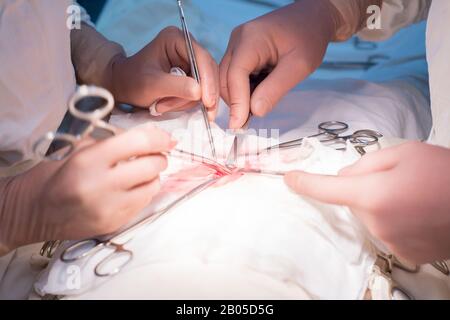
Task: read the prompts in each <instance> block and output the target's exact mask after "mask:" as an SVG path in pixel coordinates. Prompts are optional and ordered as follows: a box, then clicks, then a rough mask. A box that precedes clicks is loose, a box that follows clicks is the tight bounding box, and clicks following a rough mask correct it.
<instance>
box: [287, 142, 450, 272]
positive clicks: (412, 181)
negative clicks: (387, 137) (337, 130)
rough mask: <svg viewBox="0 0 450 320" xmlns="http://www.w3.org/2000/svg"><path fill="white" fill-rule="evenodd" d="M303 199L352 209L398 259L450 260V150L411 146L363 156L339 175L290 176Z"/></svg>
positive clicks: (414, 144)
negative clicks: (304, 197) (308, 198)
mask: <svg viewBox="0 0 450 320" xmlns="http://www.w3.org/2000/svg"><path fill="white" fill-rule="evenodd" d="M285 180H286V183H287V184H288V185H289V186H290V187H291V188H292V189H293V190H295V191H296V192H298V193H299V194H302V195H305V196H309V197H312V198H314V199H317V200H319V201H323V202H327V203H332V204H338V205H345V206H349V207H350V208H351V209H352V212H353V213H354V214H355V215H357V216H358V217H359V218H360V219H361V220H362V221H363V222H364V223H365V224H366V226H367V227H368V229H369V230H370V231H371V233H372V234H373V235H374V236H376V237H377V238H379V239H380V240H382V241H383V242H384V243H385V244H386V245H387V246H388V248H389V249H390V250H391V251H392V252H393V253H394V254H396V255H397V256H399V257H402V258H404V259H406V260H409V261H411V262H415V263H426V262H432V261H436V260H443V259H448V258H450V150H449V149H445V148H440V147H435V146H430V145H427V144H424V143H418V142H413V143H407V144H404V145H400V146H397V147H393V148H389V149H385V150H382V151H379V152H376V153H373V154H368V155H366V156H364V157H363V158H362V159H361V160H360V161H358V162H357V163H356V164H354V165H352V166H350V167H347V168H345V169H343V170H342V171H341V172H340V173H339V176H337V177H332V176H321V175H312V174H307V173H304V172H293V173H289V174H288V175H287V176H286V178H285Z"/></svg>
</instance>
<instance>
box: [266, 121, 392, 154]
mask: <svg viewBox="0 0 450 320" xmlns="http://www.w3.org/2000/svg"><path fill="white" fill-rule="evenodd" d="M318 129H319V133H317V134H313V135H310V136H307V137H302V138H299V139H295V140H292V141H287V142H283V143H280V144H277V145H274V146H271V147H268V148H266V149H263V150H260V151H259V152H258V155H260V154H261V153H263V152H270V151H273V150H280V149H291V148H296V147H299V146H301V145H302V142H303V140H304V139H305V138H320V137H322V138H321V139H319V140H320V142H322V143H326V144H346V143H347V141H350V143H352V144H353V145H354V146H355V149H356V150H357V151H358V152H359V153H360V154H361V155H364V154H365V150H364V148H365V147H368V146H371V145H374V144H377V143H378V141H379V139H380V138H381V137H383V135H382V134H381V133H379V132H377V131H374V130H368V129H366V130H358V131H355V132H354V133H353V134H350V135H341V134H342V133H344V132H346V131H347V130H348V129H349V126H348V124H346V123H345V122H341V121H327V122H322V123H321V124H319V126H318ZM338 150H343V148H340V149H338Z"/></svg>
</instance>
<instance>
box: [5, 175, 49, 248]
mask: <svg viewBox="0 0 450 320" xmlns="http://www.w3.org/2000/svg"><path fill="white" fill-rule="evenodd" d="M32 170H33V169H32ZM32 170H31V171H29V172H32ZM34 178H35V177H33V176H32V174H30V173H24V174H22V175H19V176H16V177H13V178H8V179H6V180H4V181H2V183H1V184H2V186H1V202H0V203H1V204H2V205H1V207H0V210H1V212H0V255H2V254H6V253H8V252H9V251H11V250H14V249H16V248H18V247H21V246H24V245H27V244H31V243H36V242H39V241H43V240H45V239H44V237H43V232H41V231H42V230H41V228H38V226H40V225H42V221H41V220H43V217H42V214H41V212H42V210H40V206H41V204H40V201H39V194H40V193H41V190H42V188H41V187H40V186H38V185H34V182H35V181H36V180H35V179H34ZM37 178H39V177H37Z"/></svg>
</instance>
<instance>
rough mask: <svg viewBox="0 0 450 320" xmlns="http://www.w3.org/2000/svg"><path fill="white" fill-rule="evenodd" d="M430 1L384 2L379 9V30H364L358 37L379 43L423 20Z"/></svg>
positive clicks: (393, 0)
mask: <svg viewBox="0 0 450 320" xmlns="http://www.w3.org/2000/svg"><path fill="white" fill-rule="evenodd" d="M430 6H431V0H384V1H383V6H382V8H381V29H374V30H370V29H369V28H367V27H366V28H364V29H363V30H361V31H360V32H359V33H358V36H360V37H361V38H363V39H364V40H370V41H381V40H386V39H388V38H390V37H391V36H392V35H393V34H395V33H396V32H397V31H398V30H400V29H401V28H404V27H406V26H408V25H411V24H414V23H417V22H420V21H422V20H425V19H426V18H427V16H428V12H429V10H430Z"/></svg>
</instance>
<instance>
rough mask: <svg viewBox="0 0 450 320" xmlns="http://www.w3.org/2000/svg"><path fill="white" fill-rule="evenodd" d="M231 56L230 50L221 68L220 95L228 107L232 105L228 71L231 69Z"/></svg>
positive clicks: (221, 63) (223, 59) (224, 57)
mask: <svg viewBox="0 0 450 320" xmlns="http://www.w3.org/2000/svg"><path fill="white" fill-rule="evenodd" d="M231 56H232V54H231V50H230V49H228V50H227V52H226V53H225V55H224V56H223V58H222V61H221V62H220V66H219V73H220V95H221V96H222V98H223V100H224V101H225V102H226V104H228V105H230V95H229V91H228V69H229V67H230V62H231Z"/></svg>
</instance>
